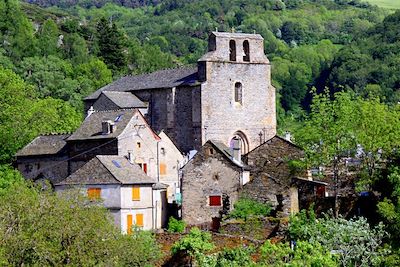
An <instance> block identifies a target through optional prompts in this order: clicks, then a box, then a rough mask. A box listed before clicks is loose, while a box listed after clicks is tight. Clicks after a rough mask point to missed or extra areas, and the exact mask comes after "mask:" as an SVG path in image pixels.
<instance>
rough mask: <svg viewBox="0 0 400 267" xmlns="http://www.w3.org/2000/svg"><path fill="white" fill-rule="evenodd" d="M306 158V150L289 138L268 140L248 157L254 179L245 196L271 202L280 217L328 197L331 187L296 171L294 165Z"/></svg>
mask: <svg viewBox="0 0 400 267" xmlns="http://www.w3.org/2000/svg"><path fill="white" fill-rule="evenodd" d="M303 157H304V152H303V150H302V149H301V148H300V147H298V146H297V145H295V144H293V143H292V142H290V141H289V140H287V139H285V138H282V137H279V136H274V137H273V138H271V139H269V140H267V141H265V142H264V143H262V144H261V145H259V146H258V147H256V148H255V149H253V150H252V151H250V152H249V153H247V154H246V155H245V156H244V161H245V162H246V164H247V165H248V166H249V167H250V172H251V180H250V182H249V183H247V184H246V185H245V186H244V187H243V190H242V194H243V195H245V196H247V197H250V198H252V199H255V200H257V201H259V202H262V203H269V204H270V205H271V206H272V207H273V208H274V210H275V212H276V213H277V215H278V216H279V217H285V216H289V215H290V214H291V213H295V212H298V211H299V210H300V209H307V208H309V205H310V204H311V203H313V202H314V201H315V198H318V197H325V188H326V185H327V184H326V183H323V182H319V181H313V180H312V179H311V177H309V175H308V173H307V171H305V170H298V169H296V165H294V164H293V163H294V162H295V161H299V160H300V159H302V158H303Z"/></svg>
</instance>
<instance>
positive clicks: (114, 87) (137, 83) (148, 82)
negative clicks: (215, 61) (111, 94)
mask: <svg viewBox="0 0 400 267" xmlns="http://www.w3.org/2000/svg"><path fill="white" fill-rule="evenodd" d="M196 82H197V67H193V66H185V67H181V68H175V69H165V70H159V71H155V72H152V73H147V74H140V75H135V76H125V77H122V78H120V79H118V80H116V81H114V82H112V83H110V84H108V85H106V86H104V87H102V88H100V89H99V90H97V91H96V92H94V93H93V94H91V95H89V96H88V97H86V98H85V100H94V99H97V98H98V97H99V96H100V94H101V92H103V91H119V92H130V91H136V90H144V89H161V88H172V87H177V86H181V85H193V84H195V83H196Z"/></svg>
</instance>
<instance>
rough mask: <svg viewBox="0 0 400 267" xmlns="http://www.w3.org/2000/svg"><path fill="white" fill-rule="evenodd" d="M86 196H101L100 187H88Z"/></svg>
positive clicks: (98, 197) (95, 198)
mask: <svg viewBox="0 0 400 267" xmlns="http://www.w3.org/2000/svg"><path fill="white" fill-rule="evenodd" d="M87 196H88V198H89V199H90V200H97V199H100V197H101V188H88V189H87Z"/></svg>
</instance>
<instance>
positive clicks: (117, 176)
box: [56, 155, 156, 185]
mask: <svg viewBox="0 0 400 267" xmlns="http://www.w3.org/2000/svg"><path fill="white" fill-rule="evenodd" d="M155 183H156V181H155V179H153V178H150V177H149V176H147V175H146V174H145V173H144V172H143V170H142V169H141V168H140V166H139V165H138V164H136V163H130V162H129V160H128V159H127V158H126V157H123V156H109V155H105V156H100V155H98V156H96V157H94V158H93V159H91V160H90V161H88V162H87V163H86V164H85V165H83V166H82V167H81V168H79V169H78V170H77V171H76V172H74V173H73V174H71V175H70V176H68V177H67V178H65V179H64V180H63V181H61V182H60V183H58V184H56V185H84V184H92V185H95V184H155Z"/></svg>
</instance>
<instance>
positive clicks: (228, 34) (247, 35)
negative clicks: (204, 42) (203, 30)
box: [211, 32, 264, 40]
mask: <svg viewBox="0 0 400 267" xmlns="http://www.w3.org/2000/svg"><path fill="white" fill-rule="evenodd" d="M211 34H213V35H215V36H217V37H225V38H246V39H261V40H262V39H264V38H263V37H262V36H261V35H260V34H253V33H241V32H212V33H211Z"/></svg>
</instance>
